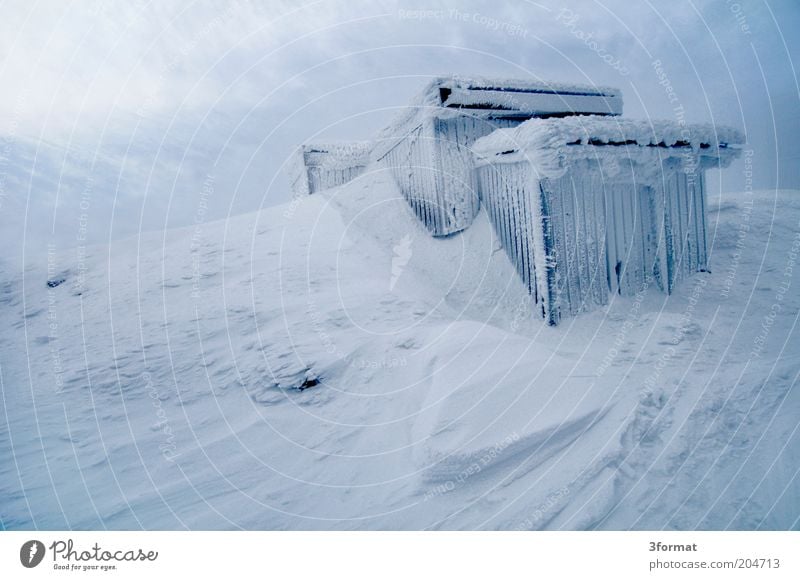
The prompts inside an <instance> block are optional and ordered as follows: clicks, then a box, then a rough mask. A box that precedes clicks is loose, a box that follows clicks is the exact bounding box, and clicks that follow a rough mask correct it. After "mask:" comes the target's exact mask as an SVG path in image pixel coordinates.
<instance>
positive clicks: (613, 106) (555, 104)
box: [372, 77, 622, 236]
mask: <svg viewBox="0 0 800 580" xmlns="http://www.w3.org/2000/svg"><path fill="white" fill-rule="evenodd" d="M621 113H622V97H621V96H620V93H619V91H618V90H616V89H612V88H602V87H600V88H598V87H592V86H583V85H566V84H559V83H545V82H533V81H522V80H509V79H486V78H471V79H467V78H461V77H443V78H437V79H434V80H433V81H431V82H430V83H428V85H427V86H426V87H425V89H424V90H423V91H422V93H421V94H420V95H419V96H418V97H417V98H416V100H415V101H414V102H413V103H412V104H411V105H410V106H409V107H408V108H406V109H404V110H403V111H402V112H401V114H400V115H399V116H398V117H397V119H396V120H395V121H394V122H393V123H392V124H391V125H390V126H389V127H387V128H386V129H384V130H383V131H382V132H381V134H380V135H379V136H378V138H377V140H376V142H375V147H374V149H373V152H372V159H373V160H375V161H377V162H378V163H379V164H380V165H382V166H384V167H387V168H388V169H389V170H390V171H391V172H392V175H393V176H394V178H395V181H396V182H397V184H398V186H399V188H400V190H401V191H402V193H403V195H404V196H405V198H406V200H408V202H409V204H410V205H411V207H412V208H413V210H414V212H415V213H416V215H417V216H418V217H419V218H420V220H422V222H423V223H424V224H425V226H426V227H427V228H428V230H429V231H430V233H431V234H432V235H434V236H445V235H449V234H452V233H455V232H458V231H461V230H463V229H465V228H466V227H468V226H469V225H470V224H471V223H472V220H473V218H474V216H475V214H476V213H477V211H478V209H479V207H480V201H479V198H478V193H477V187H476V181H475V172H474V159H473V156H472V151H471V149H470V147H471V145H472V144H473V143H474V142H475V140H477V139H478V138H480V137H484V136H486V135H488V134H489V133H491V132H493V131H494V130H496V129H498V128H509V127H515V126H517V125H519V124H520V123H522V122H523V121H525V120H527V119H531V118H532V117H564V116H568V115H586V114H594V115H619V114H621Z"/></svg>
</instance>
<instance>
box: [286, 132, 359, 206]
mask: <svg viewBox="0 0 800 580" xmlns="http://www.w3.org/2000/svg"><path fill="white" fill-rule="evenodd" d="M370 147H371V144H370V143H369V142H366V141H351V142H344V143H315V144H307V145H301V146H300V147H298V148H297V151H296V152H295V154H294V156H293V158H292V160H291V161H290V165H289V182H290V184H291V187H292V193H293V194H294V195H295V196H301V195H308V194H311V193H315V192H317V191H321V190H323V189H328V188H331V187H336V186H338V185H343V184H345V183H347V182H349V181H351V180H352V179H354V178H356V177H358V176H359V175H361V173H363V171H364V168H365V167H366V166H367V164H368V162H369V151H370Z"/></svg>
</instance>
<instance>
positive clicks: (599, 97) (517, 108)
mask: <svg viewBox="0 0 800 580" xmlns="http://www.w3.org/2000/svg"><path fill="white" fill-rule="evenodd" d="M588 113H597V114H607V115H620V114H622V93H621V91H620V90H619V89H616V88H613V87H606V86H595V85H588V84H576V83H561V82H548V81H539V80H526V79H513V78H490V77H477V76H475V77H466V76H459V75H451V76H440V77H435V78H433V79H431V80H430V81H429V82H428V83H427V84H426V85H425V88H424V89H422V91H420V92H419V93H418V94H417V96H416V97H415V98H414V99H413V100H412V102H411V103H410V104H409V105H408V106H405V107H402V109H401V110H400V112H399V113H398V114H397V115H396V116H395V118H394V119H393V120H392V122H391V123H390V124H389V125H388V126H387V127H385V128H384V129H383V130H382V131H381V132H380V133H379V135H378V138H377V139H376V147H375V154H376V156H377V157H378V158H379V157H381V156H382V155H383V154H385V153H386V152H388V150H389V149H391V147H393V146H394V143H396V142H397V140H398V139H402V138H403V137H405V136H406V135H407V134H409V133H410V132H411V131H413V130H415V129H416V128H417V127H418V126H419V125H421V124H422V123H423V122H424V121H425V120H426V119H431V118H450V117H453V116H457V115H464V114H467V115H471V116H475V117H492V116H495V117H500V116H507V117H522V118H529V117H531V116H535V115H569V114H588Z"/></svg>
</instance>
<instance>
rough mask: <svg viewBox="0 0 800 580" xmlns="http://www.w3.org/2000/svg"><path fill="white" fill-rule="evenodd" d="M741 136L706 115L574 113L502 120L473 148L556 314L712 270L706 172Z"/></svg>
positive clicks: (548, 314) (513, 243) (486, 184)
mask: <svg viewBox="0 0 800 580" xmlns="http://www.w3.org/2000/svg"><path fill="white" fill-rule="evenodd" d="M742 141H743V138H742V136H741V135H740V134H739V133H738V132H737V131H735V130H733V129H728V128H720V127H713V126H708V125H692V126H686V125H679V124H677V123H670V122H654V123H651V122H644V121H642V122H639V121H627V120H619V119H608V118H605V119H603V118H597V117H573V118H564V119H547V120H544V119H534V120H531V121H528V122H526V123H524V124H522V125H520V126H519V127H517V128H515V129H503V130H498V131H496V132H494V133H493V134H491V135H490V136H488V137H485V138H483V139H481V140H479V141H477V142H476V143H475V144H474V146H473V150H474V151H475V154H476V156H477V159H478V161H477V165H478V176H479V180H480V188H481V195H482V199H483V203H484V204H485V205H486V208H487V213H488V214H489V217H490V220H491V222H492V224H493V225H494V228H495V230H496V232H497V235H498V237H499V238H500V240H501V242H502V244H503V246H504V248H505V250H506V252H507V254H508V256H509V258H510V259H511V261H512V263H513V264H514V266H515V267H516V269H517V272H518V273H519V274H520V276H521V278H522V279H523V281H524V282H525V284H526V285H527V286H528V289H529V291H530V292H531V294H532V296H533V297H534V298H535V300H536V303H537V306H538V308H539V312H540V313H541V315H542V317H543V318H544V319H545V320H547V321H548V322H549V323H550V324H557V323H558V322H559V320H560V319H561V317H562V316H565V315H574V314H577V313H579V312H584V311H588V310H592V309H594V308H596V307H598V306H600V305H603V304H606V303H607V302H608V297H609V293H617V294H621V295H628V296H630V295H633V294H635V293H637V292H639V291H641V290H644V289H645V288H647V287H650V286H655V287H657V288H660V289H661V290H663V291H664V292H667V293H671V292H672V290H673V288H674V286H675V284H676V283H678V282H679V281H680V280H682V279H683V278H685V277H686V276H688V275H690V274H691V273H694V272H697V271H700V270H704V269H705V268H706V262H707V247H706V225H705V191H704V187H705V186H704V171H705V169H707V168H709V167H724V166H727V165H728V164H729V163H730V161H731V160H732V158H733V157H735V156H736V155H737V154H738V149H736V148H734V147H733V146H734V145H736V144H738V143H741V142H742Z"/></svg>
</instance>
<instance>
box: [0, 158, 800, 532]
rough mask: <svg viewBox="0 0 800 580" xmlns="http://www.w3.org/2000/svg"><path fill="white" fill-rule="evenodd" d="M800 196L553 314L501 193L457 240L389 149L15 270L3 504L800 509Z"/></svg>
mask: <svg viewBox="0 0 800 580" xmlns="http://www.w3.org/2000/svg"><path fill="white" fill-rule="evenodd" d="M799 199H800V198H798V196H797V193H796V192H764V193H759V194H751V195H744V194H732V195H724V196H720V195H714V196H711V207H710V213H709V227H710V228H711V235H710V240H711V250H710V269H711V271H712V272H713V273H704V274H700V275H698V276H697V277H696V279H693V282H692V283H687V284H685V285H684V286H683V287H681V288H679V289H678V291H677V292H676V293H675V294H673V295H671V296H667V295H663V294H659V293H654V292H644V293H641V294H637V295H635V296H630V297H622V296H615V297H612V298H611V300H610V301H609V303H608V304H607V305H606V306H604V307H603V308H601V309H599V310H596V311H594V312H591V313H588V314H586V315H585V316H582V317H579V318H574V319H570V320H569V321H568V322H567V323H565V324H563V325H561V326H559V327H557V328H548V327H546V326H545V325H544V323H543V322H542V321H539V320H536V319H535V318H534V317H533V316H532V315H531V311H530V309H531V307H532V306H531V303H530V302H531V301H530V296H529V294H528V291H527V290H528V289H527V288H525V287H524V285H523V284H522V282H521V281H520V279H519V277H518V276H517V274H516V272H515V271H514V268H513V267H512V266H511V264H510V263H509V262H508V260H507V258H506V257H505V256H504V255H503V253H502V250H501V249H500V246H499V243H498V241H497V239H496V238H495V235H494V233H493V230H492V228H491V226H490V224H489V221H488V219H487V217H486V214H485V213H484V210H481V211H480V212H479V213H478V214H477V216H476V219H475V222H474V223H473V225H472V227H470V228H469V229H468V230H466V231H465V232H463V233H462V234H460V235H457V236H451V237H448V238H445V239H433V238H431V237H430V236H429V235H428V233H427V231H426V230H425V229H424V227H423V226H422V225H421V224H420V222H419V221H418V220H417V218H416V217H415V215H414V213H413V212H412V210H411V209H410V208H409V206H408V204H407V203H406V201H405V199H404V198H403V196H402V195H401V194H400V192H399V191H398V190H397V188H396V186H395V185H394V182H393V180H392V179H391V178H390V176H389V175H387V173H386V171H382V170H378V169H376V168H374V167H373V168H371V169H368V170H367V172H366V173H364V174H363V175H361V176H360V177H358V178H356V179H355V180H354V181H352V182H350V183H349V184H347V185H345V186H343V187H341V188H337V189H332V190H328V191H325V192H322V193H320V194H319V195H313V196H309V197H305V198H302V199H298V200H295V201H294V202H292V203H291V204H287V205H285V206H282V207H277V208H270V209H266V210H263V211H261V212H258V213H255V214H250V215H246V216H240V217H236V218H232V219H230V220H228V221H225V222H216V223H206V224H203V223H199V224H197V225H196V226H194V227H192V228H188V229H184V230H175V231H167V232H164V233H157V234H148V235H145V236H142V237H140V238H136V239H129V240H125V241H121V242H118V243H114V244H112V245H110V246H107V247H94V248H89V249H88V250H87V251H86V252H81V253H78V254H76V253H75V252H65V253H63V254H59V253H55V252H53V253H51V254H49V255H47V256H41V258H40V260H39V262H38V263H37V264H34V265H26V267H25V269H24V270H23V271H18V270H17V269H14V268H13V267H12V266H11V265H5V266H4V267H3V270H2V273H1V274H0V276H1V277H0V280H1V281H2V289H1V291H0V313H2V314H0V316H2V326H0V328H2V331H0V353H2V355H1V356H0V385H1V386H2V393H3V398H2V414H0V417H1V418H2V419H0V459H1V460H0V469H1V470H2V473H1V474H0V497H1V498H2V500H0V522H2V525H3V527H5V528H9V529H33V528H76V529H91V528H100V529H103V528H113V529H139V528H146V529H182V528H192V529H208V528H248V529H331V528H336V529H365V528H368V529H423V528H425V529H443V528H456V529H474V528H489V529H593V528H602V529H626V528H646V529H661V528H681V529H693V528H704V529H720V528H736V529H753V528H781V529H783V528H792V527H797V526H798V516H799V515H800V501H799V500H798V483H797V478H796V466H797V463H798V460H800V453H799V452H798V433H797V419H796V409H797V408H798V404H800V400H798V395H797V393H798V390H797V389H796V388H794V387H795V386H796V381H797V378H798V369H800V360H799V359H798V353H800V348H798V347H800V344H799V343H798V334H797V330H796V326H795V324H796V321H797V317H798V307H799V306H800V298H798V295H797V293H796V292H784V293H783V294H780V295H781V298H780V299H778V298H776V296H778V295H779V293H780V292H781V290H780V289H781V285H782V284H783V283H785V282H786V280H789V281H791V280H792V276H794V270H796V268H795V269H794V270H792V269H791V268H789V264H790V263H791V265H792V266H793V265H794V264H795V263H796V258H797V250H798V249H800V247H798V244H800V242H799V241H798V240H799V239H800V238H798V235H800V234H798V231H799V230H800V202H799V201H798V200H799ZM777 208H779V211H778V209H777ZM745 226H746V227H745ZM791 252H794V253H793V254H792V253H791ZM792 256H794V257H793V258H792ZM787 268H789V274H788V278H787V274H786V272H787ZM48 282H54V283H55V282H58V283H57V284H48ZM773 304H779V313H778V315H775V316H772V314H771V313H772V311H773V310H772V308H773Z"/></svg>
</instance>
